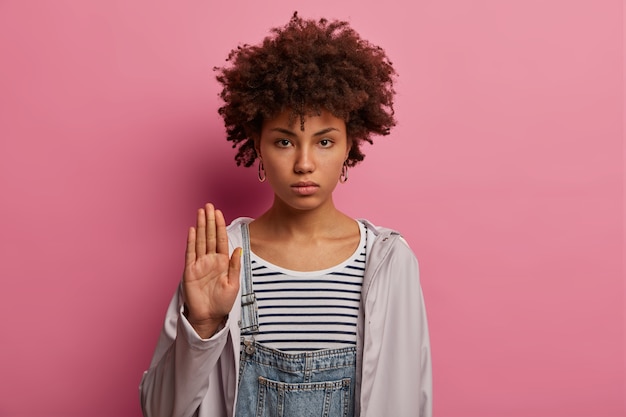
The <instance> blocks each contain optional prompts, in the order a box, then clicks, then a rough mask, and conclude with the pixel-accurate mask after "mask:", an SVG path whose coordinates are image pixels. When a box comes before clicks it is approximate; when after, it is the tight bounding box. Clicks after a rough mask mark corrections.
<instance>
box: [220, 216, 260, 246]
mask: <svg viewBox="0 0 626 417" xmlns="http://www.w3.org/2000/svg"><path fill="white" fill-rule="evenodd" d="M252 220H254V219H252V218H250V217H238V218H236V219H235V220H233V221H232V222H231V223H230V224H229V225H228V226H227V227H226V233H227V234H228V243H229V244H230V248H231V250H232V249H233V248H236V247H238V246H241V244H242V241H243V238H242V235H241V225H243V224H249V223H250V222H251V221H252Z"/></svg>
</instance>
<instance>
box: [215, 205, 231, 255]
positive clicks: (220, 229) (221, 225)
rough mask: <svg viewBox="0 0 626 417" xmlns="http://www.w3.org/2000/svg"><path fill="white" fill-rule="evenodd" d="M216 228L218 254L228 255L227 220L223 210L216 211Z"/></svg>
mask: <svg viewBox="0 0 626 417" xmlns="http://www.w3.org/2000/svg"><path fill="white" fill-rule="evenodd" d="M215 228H216V234H217V253H223V254H226V255H228V235H227V234H226V220H224V213H222V211H221V210H215Z"/></svg>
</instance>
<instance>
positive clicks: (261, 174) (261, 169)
mask: <svg viewBox="0 0 626 417" xmlns="http://www.w3.org/2000/svg"><path fill="white" fill-rule="evenodd" d="M266 179H267V175H265V167H264V166H263V160H262V159H261V158H259V182H265V180H266Z"/></svg>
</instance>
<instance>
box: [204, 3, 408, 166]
mask: <svg viewBox="0 0 626 417" xmlns="http://www.w3.org/2000/svg"><path fill="white" fill-rule="evenodd" d="M226 61H227V62H229V63H230V65H229V66H225V67H222V68H219V67H216V68H215V71H216V72H217V80H218V81H219V82H220V83H221V84H222V86H223V89H222V92H221V93H220V97H221V98H222V100H223V101H224V105H223V106H222V107H220V109H219V114H220V115H221V116H222V117H223V118H224V124H225V126H226V132H227V139H228V140H229V141H232V142H233V148H235V147H237V146H239V149H238V152H237V155H236V156H235V160H236V161H237V165H241V164H243V165H244V166H246V167H249V166H251V165H252V164H253V163H254V161H255V159H256V157H257V154H256V151H255V147H254V137H258V136H259V135H260V133H261V128H262V124H263V121H264V120H267V119H270V118H272V117H275V116H276V115H278V114H279V113H281V112H282V111H284V110H286V109H289V110H291V112H292V114H291V117H292V120H295V118H296V117H299V118H300V127H301V129H303V128H304V117H305V116H306V115H314V114H320V112H321V111H322V110H326V111H329V112H330V113H332V114H333V115H334V116H335V117H338V118H341V119H343V120H345V122H346V130H347V135H348V137H349V138H350V139H351V140H352V148H351V149H350V152H349V155H348V159H347V161H346V163H347V165H348V166H354V165H356V164H357V163H358V162H360V161H362V160H363V158H364V155H363V153H362V152H361V144H362V142H363V141H367V142H369V143H370V144H371V143H372V139H371V135H372V134H376V135H388V134H389V131H390V129H391V128H392V127H393V126H395V124H396V120H395V118H394V111H393V98H394V94H395V90H394V88H393V82H394V77H395V76H396V71H395V70H394V68H393V66H392V63H391V62H390V61H389V59H388V58H387V55H386V54H385V51H384V50H383V49H382V48H380V47H378V46H375V45H372V44H371V43H369V42H368V41H366V40H364V39H361V37H360V36H359V34H358V33H356V32H355V31H354V30H353V29H352V28H350V26H349V25H348V23H347V22H343V21H328V20H326V19H320V20H319V21H315V20H305V19H302V18H301V17H299V16H298V14H297V12H296V13H294V15H293V17H292V18H291V20H290V21H289V23H288V24H287V25H285V26H284V27H280V28H274V29H272V30H271V33H270V35H269V36H267V37H266V38H265V39H264V40H263V42H262V43H261V44H260V45H254V46H252V45H247V44H245V45H243V46H239V47H238V48H237V49H234V50H232V51H231V53H230V54H229V56H228V58H227V60H226Z"/></svg>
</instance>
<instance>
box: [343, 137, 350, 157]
mask: <svg viewBox="0 0 626 417" xmlns="http://www.w3.org/2000/svg"><path fill="white" fill-rule="evenodd" d="M351 150H352V138H348V140H347V145H346V155H345V156H344V158H343V161H344V162H345V161H347V160H348V156H349V155H350V151H351Z"/></svg>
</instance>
